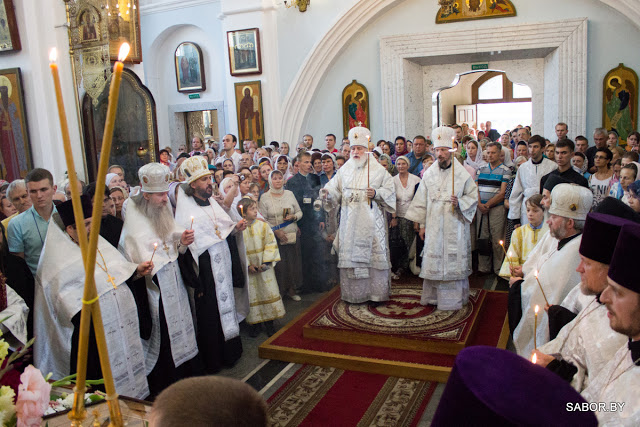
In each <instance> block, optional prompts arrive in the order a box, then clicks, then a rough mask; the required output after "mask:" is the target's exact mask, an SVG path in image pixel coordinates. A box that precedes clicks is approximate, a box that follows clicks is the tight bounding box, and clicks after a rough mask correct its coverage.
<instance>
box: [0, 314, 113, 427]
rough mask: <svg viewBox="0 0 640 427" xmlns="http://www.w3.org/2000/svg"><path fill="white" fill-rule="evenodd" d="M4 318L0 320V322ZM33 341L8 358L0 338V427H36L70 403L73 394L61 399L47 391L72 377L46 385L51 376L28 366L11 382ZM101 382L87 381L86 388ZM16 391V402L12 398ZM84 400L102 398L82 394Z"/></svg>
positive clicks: (4, 345)
mask: <svg viewBox="0 0 640 427" xmlns="http://www.w3.org/2000/svg"><path fill="white" fill-rule="evenodd" d="M4 320H6V318H5V319H2V320H0V323H2V322H3V321H4ZM0 336H2V333H1V332H0ZM34 340H35V339H34V338H32V339H31V340H29V342H28V343H27V344H26V345H25V346H24V347H23V348H19V349H17V350H16V351H15V352H13V353H12V354H11V355H10V356H9V357H8V358H7V355H9V344H7V342H6V341H5V340H4V339H2V338H0V366H1V367H2V369H1V370H0V384H2V385H0V426H1V427H13V426H17V427H38V426H40V425H41V423H42V416H43V415H45V414H50V413H55V412H60V411H64V410H67V409H70V408H71V405H72V404H73V393H70V394H69V395H65V394H63V395H62V396H54V397H53V398H52V396H51V388H52V387H56V386H64V385H68V384H71V382H73V380H74V379H75V377H76V374H73V375H70V376H68V377H65V378H62V379H61V380H59V381H56V382H53V383H49V381H48V380H49V378H50V376H51V374H49V375H47V377H46V378H45V377H44V376H43V375H42V372H40V370H39V369H37V368H35V367H34V366H33V365H28V366H27V367H26V368H25V369H24V372H22V374H20V377H19V382H17V381H14V382H16V383H17V384H13V386H11V385H6V384H7V383H11V382H12V381H11V378H9V377H11V376H15V377H17V370H16V365H17V364H18V363H19V362H21V361H22V359H23V358H24V356H25V355H26V354H27V353H28V351H29V349H30V348H31V346H32V345H33V342H34ZM103 382H104V381H103V380H97V381H87V384H88V385H96V384H102V383H103ZM16 386H17V387H16ZM16 391H17V399H16ZM85 399H86V400H85V401H86V402H87V403H93V402H96V401H98V400H102V399H104V395H102V394H88V393H87V394H86V395H85Z"/></svg>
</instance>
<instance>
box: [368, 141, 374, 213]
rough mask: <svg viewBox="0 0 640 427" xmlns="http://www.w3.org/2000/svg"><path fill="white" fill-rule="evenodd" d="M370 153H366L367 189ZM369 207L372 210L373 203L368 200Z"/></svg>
mask: <svg viewBox="0 0 640 427" xmlns="http://www.w3.org/2000/svg"><path fill="white" fill-rule="evenodd" d="M367 138H370V137H369V136H367ZM370 154H371V153H369V152H368V153H367V188H369V161H370V160H371V156H370ZM369 207H370V208H371V209H373V202H372V201H371V199H369Z"/></svg>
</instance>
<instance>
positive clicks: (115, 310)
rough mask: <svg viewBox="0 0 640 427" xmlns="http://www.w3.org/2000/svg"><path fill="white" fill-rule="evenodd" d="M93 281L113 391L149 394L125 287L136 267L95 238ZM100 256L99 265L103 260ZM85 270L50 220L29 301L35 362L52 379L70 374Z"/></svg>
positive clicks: (132, 303)
mask: <svg viewBox="0 0 640 427" xmlns="http://www.w3.org/2000/svg"><path fill="white" fill-rule="evenodd" d="M98 249H99V250H100V253H101V254H102V257H101V256H100V254H96V263H97V264H98V263H99V264H100V265H102V266H104V264H106V268H107V271H108V274H109V275H110V276H112V277H113V281H114V283H115V285H116V288H115V289H114V287H113V285H112V284H111V282H110V280H109V278H108V277H107V273H105V272H104V271H103V270H102V268H100V267H99V266H98V265H96V266H95V284H96V289H97V291H98V296H99V297H100V299H99V303H100V311H101V313H102V323H103V324H104V335H105V339H106V343H107V349H108V352H109V361H110V363H111V372H112V374H113V380H114V382H115V387H116V392H117V393H118V394H120V395H123V396H129V397H135V398H139V399H142V398H144V397H146V396H148V395H149V386H148V384H147V374H148V372H147V370H146V366H145V365H146V363H145V357H146V355H147V354H148V353H145V351H144V350H143V345H142V339H141V338H140V326H139V323H138V308H137V306H136V303H135V299H134V298H133V294H132V293H131V290H130V289H129V287H128V286H127V285H126V283H125V282H126V280H127V279H129V278H130V277H131V276H132V275H133V273H134V272H135V271H136V268H137V265H136V264H133V263H130V262H128V261H127V260H126V259H125V258H124V257H123V256H122V254H121V253H120V252H118V250H117V249H116V248H114V247H113V246H111V244H109V242H107V241H106V240H104V239H103V238H102V237H99V238H98ZM102 258H104V264H103V260H102ZM84 282H85V271H84V266H83V262H82V254H81V252H80V247H79V246H78V245H77V244H75V243H74V242H73V241H72V240H71V238H70V237H69V236H68V235H67V234H66V233H64V232H63V231H62V229H61V228H60V227H59V226H58V225H57V224H50V226H49V229H48V230H47V237H46V239H45V242H44V248H43V250H42V255H41V256H40V262H39V264H38V271H37V273H36V286H35V302H34V316H33V323H34V335H35V337H36V340H35V344H34V357H35V366H36V367H37V368H38V369H40V370H41V371H42V372H51V373H53V378H54V379H60V378H63V377H65V376H67V375H69V374H70V372H69V369H70V367H69V364H70V360H71V359H70V357H71V339H72V335H73V330H74V325H73V323H72V319H73V317H74V316H75V315H76V314H78V312H80V310H81V309H82V297H83V290H84Z"/></svg>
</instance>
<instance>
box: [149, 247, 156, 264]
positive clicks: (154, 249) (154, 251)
mask: <svg viewBox="0 0 640 427" xmlns="http://www.w3.org/2000/svg"><path fill="white" fill-rule="evenodd" d="M156 249H158V244H157V243H154V244H153V253H152V254H151V259H150V260H149V262H151V261H153V256H154V255H155V254H156Z"/></svg>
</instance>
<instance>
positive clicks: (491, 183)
mask: <svg viewBox="0 0 640 427" xmlns="http://www.w3.org/2000/svg"><path fill="white" fill-rule="evenodd" d="M501 150H502V147H501V146H500V144H499V143H497V142H491V143H489V144H487V147H486V150H485V152H486V153H487V160H488V162H489V163H488V164H487V165H485V166H482V167H481V168H480V169H479V170H478V215H479V218H478V219H477V220H476V224H478V227H479V230H480V231H479V238H480V239H488V238H490V239H491V247H492V252H493V256H486V255H480V256H479V258H478V270H480V272H481V273H490V272H491V258H493V271H494V272H495V274H498V273H499V271H500V267H501V266H502V260H503V250H502V248H501V247H500V240H504V231H505V213H506V212H505V208H504V192H505V190H506V189H507V183H508V182H509V181H510V180H511V169H509V168H508V167H506V166H505V165H503V164H502V162H501V161H500V152H501Z"/></svg>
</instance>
